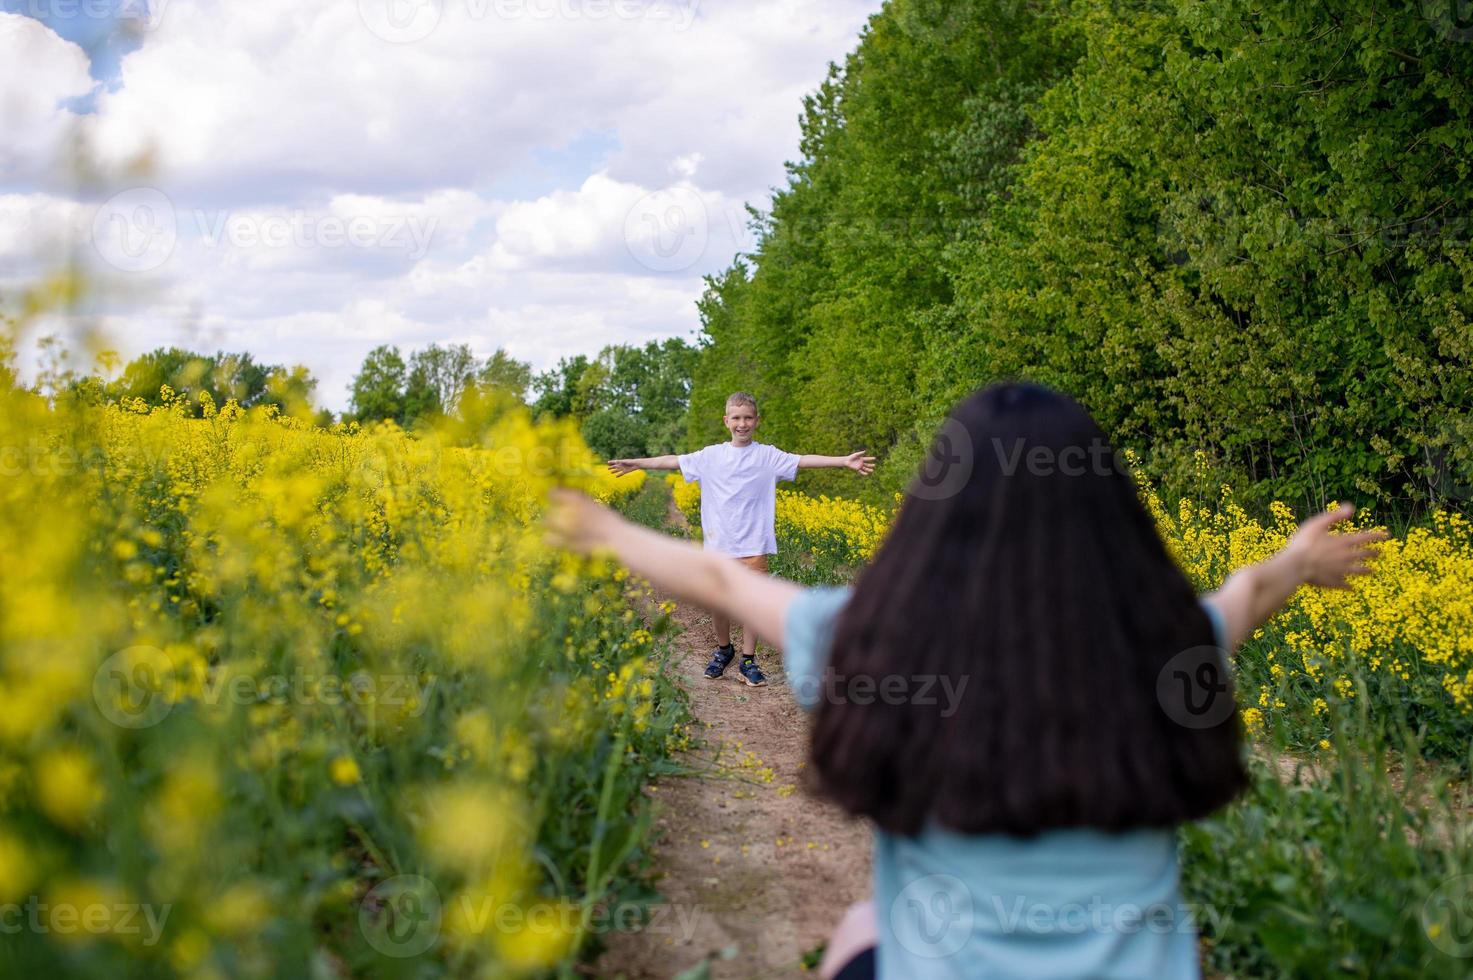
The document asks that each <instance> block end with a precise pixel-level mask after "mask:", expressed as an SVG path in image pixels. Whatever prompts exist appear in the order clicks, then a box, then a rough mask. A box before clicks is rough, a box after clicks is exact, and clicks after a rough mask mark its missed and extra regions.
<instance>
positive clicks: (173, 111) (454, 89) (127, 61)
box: [0, 0, 881, 409]
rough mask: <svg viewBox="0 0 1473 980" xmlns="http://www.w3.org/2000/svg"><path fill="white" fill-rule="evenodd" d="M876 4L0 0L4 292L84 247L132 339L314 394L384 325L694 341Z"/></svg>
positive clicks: (524, 347) (461, 332) (126, 339)
mask: <svg viewBox="0 0 1473 980" xmlns="http://www.w3.org/2000/svg"><path fill="white" fill-rule="evenodd" d="M880 5H881V4H880V0H249V2H242V0H0V134H3V135H0V294H3V293H5V292H13V290H7V287H13V286H15V285H16V284H18V283H24V282H29V281H34V278H35V276H37V275H38V274H41V273H42V272H44V270H46V269H47V268H51V267H55V266H56V265H57V264H59V263H61V262H63V261H65V259H66V257H67V256H68V255H76V256H80V257H81V258H83V259H84V260H85V261H87V263H88V264H89V267H90V268H91V269H92V270H93V272H94V273H95V275H96V276H97V279H98V281H99V282H100V283H102V284H103V285H104V287H105V288H103V289H102V290H101V291H100V292H99V293H98V295H97V298H96V299H94V300H93V306H92V307H91V308H89V309H88V310H87V311H86V312H87V313H88V314H89V315H90V319H91V320H92V321H93V322H99V323H101V324H102V325H103V327H104V329H105V333H106V336H107V338H108V341H109V343H110V345H111V346H112V347H114V348H115V349H117V350H118V351H120V352H121V353H122V354H123V355H124V356H129V355H132V354H136V353H138V352H140V351H143V350H147V349H150V348H152V347H156V346H159V345H164V344H178V345H181V346H187V347H192V348H194V349H197V350H203V351H212V350H215V349H226V350H249V351H250V352H252V353H253V354H255V355H257V357H258V358H259V359H262V360H265V361H268V362H281V363H303V364H306V365H308V366H309V367H310V368H311V369H312V371H313V372H314V374H316V376H317V377H318V378H319V380H320V382H321V385H320V389H319V396H320V399H321V401H322V402H323V403H324V404H326V405H327V406H328V407H330V408H333V409H342V408H344V407H345V406H346V403H347V386H348V382H349V381H350V379H351V378H352V376H353V374H354V373H355V371H356V369H357V367H358V365H359V364H360V363H361V361H362V359H363V356H364V354H365V353H367V352H368V350H370V349H371V348H372V347H374V346H375V345H377V344H381V343H395V344H398V345H399V346H400V347H401V348H402V349H404V350H406V351H408V350H411V349H415V348H419V347H423V346H425V345H427V344H429V343H431V342H438V343H441V344H445V343H467V344H469V345H470V346H471V347H472V349H473V350H475V351H476V352H477V353H478V354H480V355H483V356H484V355H488V354H490V353H491V352H492V351H494V350H496V348H498V347H504V348H506V349H507V350H508V351H510V352H511V353H512V354H513V355H515V356H517V357H519V358H521V359H523V360H527V361H531V362H532V364H533V365H534V366H535V367H537V368H538V369H543V368H547V367H551V366H552V365H554V364H555V363H556V362H557V359H558V358H559V357H562V356H566V355H570V354H575V353H580V352H583V353H590V354H592V353H595V352H596V351H597V350H598V349H599V348H600V347H602V346H603V345H604V344H607V343H620V342H643V341H646V340H650V339H654V338H662V337H670V336H686V337H692V336H693V335H694V331H695V329H696V327H697V324H698V320H697V316H696V311H695V305H694V304H695V300H696V298H697V297H698V296H699V295H700V291H701V277H702V276H703V275H705V274H708V273H711V272H714V271H717V270H719V269H721V268H723V267H725V266H726V265H728V264H729V263H730V261H731V259H732V256H733V255H734V254H735V253H736V252H738V251H741V250H743V249H745V248H748V247H750V245H751V239H750V233H749V231H748V229H747V227H746V221H747V217H746V212H745V205H746V204H749V203H750V204H753V205H756V206H758V207H763V208H765V207H766V204H767V201H768V199H769V196H770V192H771V189H772V188H773V187H774V186H777V185H780V184H781V183H782V182H783V180H784V171H783V163H784V161H786V160H789V159H792V158H793V157H794V156H795V155H796V152H797V144H798V114H799V112H800V111H801V108H802V99H803V96H804V95H805V94H807V93H809V92H811V91H812V90H813V89H814V88H815V87H816V86H817V85H818V84H819V83H820V82H821V81H822V80H823V78H824V74H825V72H826V71H827V67H828V64H829V62H831V61H835V60H839V59H842V57H843V56H844V55H845V54H846V53H847V52H848V51H849V50H851V49H852V48H853V47H854V46H855V44H856V43H857V40H858V36H859V32H860V31H861V29H862V28H863V26H864V23H865V21H866V19H867V18H868V17H869V16H870V15H871V14H873V13H875V12H876V11H878V10H879V8H880ZM79 146H80V147H84V148H85V151H84V152H83V153H82V154H81V156H83V157H85V158H88V159H90V160H91V164H90V165H89V166H86V167H79V166H77V165H76V162H75V161H76V160H77V159H78V157H79V153H78V152H77V149H76V148H77V147H79ZM64 327H65V324H63V323H61V322H56V323H51V324H43V325H41V326H40V327H39V328H38V330H37V332H38V333H40V332H46V331H49V330H61V329H63V328H64Z"/></svg>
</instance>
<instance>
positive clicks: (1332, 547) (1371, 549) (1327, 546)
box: [1284, 504, 1389, 589]
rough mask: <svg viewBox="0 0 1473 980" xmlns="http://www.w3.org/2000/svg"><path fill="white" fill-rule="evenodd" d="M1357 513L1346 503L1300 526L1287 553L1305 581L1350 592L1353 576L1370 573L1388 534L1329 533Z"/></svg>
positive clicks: (1375, 532) (1286, 548)
mask: <svg viewBox="0 0 1473 980" xmlns="http://www.w3.org/2000/svg"><path fill="white" fill-rule="evenodd" d="M1354 513H1355V507H1354V505H1352V504H1344V505H1342V506H1341V507H1340V508H1339V509H1338V510H1328V511H1325V512H1324V513H1323V514H1316V515H1315V516H1314V517H1311V518H1310V519H1309V520H1307V521H1305V522H1304V523H1303V524H1301V525H1299V530H1297V531H1295V532H1294V536H1293V537H1292V538H1290V539H1289V543H1288V545H1287V546H1285V548H1284V550H1285V551H1286V552H1288V553H1289V554H1291V555H1293V557H1294V560H1295V563H1296V565H1297V568H1298V571H1299V576H1300V578H1301V579H1302V580H1303V581H1304V582H1306V583H1307V584H1309V585H1318V586H1320V587H1322V588H1326V589H1348V588H1350V581H1349V579H1350V576H1352V575H1369V574H1370V572H1371V568H1370V566H1369V565H1367V564H1366V562H1368V561H1370V560H1371V559H1372V558H1374V557H1376V552H1377V549H1376V547H1375V545H1376V544H1377V543H1378V542H1381V541H1385V540H1386V539H1387V537H1389V535H1388V534H1387V533H1386V532H1385V531H1356V532H1355V533H1353V534H1331V533H1330V529H1331V528H1332V527H1334V526H1335V525H1336V524H1339V523H1341V522H1343V521H1346V520H1349V519H1350V516H1351V515H1352V514H1354Z"/></svg>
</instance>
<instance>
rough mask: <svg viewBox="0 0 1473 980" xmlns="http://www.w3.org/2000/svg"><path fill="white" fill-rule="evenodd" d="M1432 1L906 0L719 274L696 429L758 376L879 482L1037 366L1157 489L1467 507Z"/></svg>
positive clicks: (1457, 262) (1457, 159) (1471, 156)
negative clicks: (980, 390)
mask: <svg viewBox="0 0 1473 980" xmlns="http://www.w3.org/2000/svg"><path fill="white" fill-rule="evenodd" d="M1448 7H1449V5H1447V4H1418V3H1402V4H1389V5H1388V4H1383V3H1378V2H1375V0H1344V2H1341V3H1336V4H1330V5H1324V4H1304V3H1298V2H1294V0H1254V2H1252V3H1249V2H1246V0H1223V2H1221V3H1213V4H1198V3H1177V2H1152V0H1140V2H1121V0H992V2H987V3H974V4H960V3H953V2H948V0H891V2H889V3H887V4H886V6H885V7H884V9H883V10H882V11H881V12H880V13H879V14H877V15H875V16H874V17H873V18H872V19H871V21H870V22H869V25H868V27H867V28H866V30H865V31H864V33H863V35H862V37H861V40H860V42H859V44H858V46H857V48H856V49H855V50H854V51H853V53H851V54H850V55H849V56H848V57H847V58H846V59H845V60H844V62H843V64H841V65H836V66H833V67H832V69H831V71H830V74H829V77H828V79H827V80H826V81H825V83H824V84H823V85H822V86H821V87H820V88H819V89H818V91H817V92H815V93H814V94H813V95H811V96H810V97H809V98H808V99H807V100H806V101H805V104H804V106H803V113H802V128H801V133H802V136H801V142H800V144H799V147H798V155H797V159H796V161H795V162H794V163H791V164H790V165H789V178H788V182H787V185H786V186H785V187H783V188H782V189H781V190H780V191H779V192H778V193H777V194H776V195H775V197H774V200H773V203H772V207H771V210H770V211H768V212H766V213H763V214H759V215H757V216H756V217H755V219H754V223H755V231H756V233H757V234H756V237H757V244H756V246H755V248H754V249H753V251H752V252H751V254H748V255H744V256H741V257H739V258H738V260H737V261H736V262H734V263H733V265H732V266H731V267H730V268H729V269H727V270H726V271H725V272H724V273H722V274H720V275H717V276H714V277H711V278H710V279H709V280H708V282H707V290H706V293H705V296H704V298H703V300H702V302H701V304H700V311H701V318H702V334H703V335H702V338H701V340H702V344H703V353H702V355H701V357H700V359H699V361H698V363H697V366H696V371H695V380H694V387H693V391H692V396H691V407H690V422H691V424H690V436H689V439H688V442H687V445H689V446H694V445H696V444H697V443H700V442H703V441H709V439H710V438H711V437H712V436H713V434H714V430H713V429H712V424H711V423H712V420H713V419H716V418H719V416H720V414H721V413H720V403H721V402H722V400H723V399H724V398H725V396H726V393H727V392H729V391H730V390H732V389H734V388H743V389H747V390H751V391H753V392H754V393H756V394H758V395H759V397H761V398H762V400H763V414H764V416H765V419H766V423H765V425H766V429H765V436H766V438H767V439H768V440H769V441H773V442H776V443H779V444H791V445H803V446H814V447H827V449H830V450H833V451H838V450H839V449H843V448H868V449H870V450H871V451H875V452H877V453H879V454H880V455H881V457H882V458H883V459H885V461H886V463H885V465H884V466H883V467H882V468H881V470H880V471H879V473H878V474H877V475H878V479H877V480H876V481H874V483H873V484H872V486H871V487H870V490H871V492H873V493H875V494H876V495H885V494H888V493H890V492H893V491H894V490H896V489H898V488H899V487H900V486H902V485H903V484H904V483H905V481H906V480H907V479H908V478H909V476H910V474H911V473H912V472H914V469H915V466H916V464H917V462H918V460H919V458H920V456H921V454H922V453H923V452H924V449H925V446H926V444H927V442H928V440H929V436H930V433H931V432H933V431H934V429H935V427H936V425H937V424H938V422H939V420H940V418H941V417H942V416H943V415H944V413H945V412H946V410H947V409H948V408H949V407H950V405H952V404H953V403H954V402H955V401H956V400H957V399H959V398H960V397H962V396H964V395H965V394H966V393H967V392H969V391H971V390H972V389H974V388H976V387H978V386H980V385H983V384H986V383H988V382H990V381H994V380H999V379H1006V378H1018V377H1023V378H1029V379H1034V380H1037V381H1040V382H1043V383H1047V384H1050V385H1053V386H1056V387H1058V388H1060V389H1062V390H1064V391H1067V392H1070V393H1071V394H1073V395H1075V396H1076V397H1078V398H1079V399H1080V400H1081V401H1082V402H1083V403H1084V404H1085V405H1086V406H1087V407H1088V408H1089V410H1090V411H1091V412H1092V413H1093V414H1094V415H1095V416H1096V418H1098V419H1099V420H1100V422H1101V423H1102V424H1103V425H1104V426H1105V428H1106V430H1107V431H1108V432H1109V433H1110V434H1111V436H1112V437H1113V438H1114V439H1115V440H1117V441H1118V442H1120V443H1123V444H1124V445H1127V446H1130V447H1133V448H1135V449H1136V450H1137V451H1138V452H1139V453H1140V455H1141V456H1142V458H1143V460H1144V461H1145V466H1146V467H1147V469H1148V470H1149V471H1150V472H1151V474H1152V475H1153V476H1155V477H1156V478H1157V479H1158V480H1161V481H1163V483H1164V484H1165V485H1166V486H1167V487H1168V488H1171V489H1177V490H1188V489H1190V490H1194V491H1196V492H1202V489H1203V488H1208V492H1211V491H1212V490H1213V489H1215V487H1216V485H1217V484H1218V483H1229V484H1233V485H1235V486H1236V487H1237V488H1238V490H1239V491H1240V493H1241V494H1242V496H1243V497H1244V498H1246V499H1248V500H1251V501H1255V502H1259V503H1262V502H1263V501H1266V500H1267V499H1269V498H1271V497H1278V498H1282V499H1285V500H1289V501H1294V502H1296V503H1300V504H1302V505H1305V506H1309V505H1316V506H1317V505H1319V504H1321V503H1323V502H1324V501H1325V500H1328V499H1333V498H1354V499H1360V500H1366V499H1367V498H1370V499H1372V500H1375V501H1377V502H1379V503H1382V504H1386V505H1390V506H1393V507H1396V508H1403V509H1406V510H1408V511H1420V510H1422V509H1425V508H1426V507H1429V506H1432V505H1446V504H1449V503H1451V504H1458V503H1463V504H1466V501H1467V499H1468V493H1467V490H1468V487H1469V485H1470V484H1473V480H1469V479H1468V478H1467V474H1468V473H1469V472H1470V467H1473V420H1470V413H1469V409H1470V408H1473V370H1470V368H1473V327H1470V322H1473V250H1470V234H1473V183H1470V181H1469V179H1468V177H1469V168H1470V163H1469V161H1473V35H1470V34H1469V32H1468V31H1466V30H1459V25H1458V23H1457V22H1456V21H1455V20H1452V19H1451V17H1450V14H1449V11H1448V10H1447V9H1444V8H1448ZM1464 26H1465V25H1464ZM812 451H820V450H818V449H814V450H812ZM816 479H817V480H818V481H820V483H821V481H822V475H821V474H820V475H819V476H818V477H817V478H816ZM832 489H834V490H836V491H842V490H843V487H842V486H835V487H833V488H832Z"/></svg>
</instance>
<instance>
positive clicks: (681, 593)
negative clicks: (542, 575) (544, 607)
mask: <svg viewBox="0 0 1473 980" xmlns="http://www.w3.org/2000/svg"><path fill="white" fill-rule="evenodd" d="M547 526H548V538H549V542H550V543H551V544H553V545H556V546H557V547H560V548H567V549H568V550H569V551H578V552H582V553H583V554H593V553H594V552H597V551H608V552H612V553H613V556H614V558H615V559H617V560H618V562H619V563H620V564H622V565H623V566H624V567H626V568H628V569H629V570H630V571H631V572H633V573H635V574H636V575H642V576H644V577H645V578H647V579H649V580H650V582H652V583H653V584H654V585H655V586H657V587H658V588H661V589H664V590H665V591H667V592H671V593H674V594H675V595H676V596H678V597H680V598H682V599H685V600H688V601H690V602H694V603H696V604H697V605H700V606H704V607H705V608H707V609H710V610H712V611H713V612H719V613H721V614H722V615H724V616H728V617H730V618H732V619H735V620H737V621H738V622H740V623H742V624H743V625H744V626H746V627H747V628H749V629H751V630H754V631H755V632H756V633H757V635H758V636H760V637H762V638H763V639H764V640H766V641H767V642H768V643H771V644H772V645H773V646H775V647H777V648H779V649H781V648H782V640H783V624H784V622H785V618H786V615H787V610H788V604H789V603H791V602H792V601H793V599H794V597H796V596H797V595H798V593H799V592H801V591H802V589H800V588H799V587H798V586H796V585H794V584H792V583H791V582H785V581H783V580H782V579H779V578H773V577H772V576H770V575H763V574H761V573H759V572H754V571H752V570H751V569H750V568H747V567H745V566H744V565H742V564H741V563H740V562H738V561H736V560H735V559H733V558H727V557H725V556H723V555H718V554H715V553H714V552H710V551H705V550H703V549H702V548H700V547H698V546H696V545H693V544H690V543H689V542H685V541H677V540H675V539H674V538H672V537H669V536H668V535H664V534H660V533H659V532H657V531H651V530H650V529H649V528H646V527H640V526H639V525H638V524H633V523H631V522H629V521H626V520H625V519H624V518H622V517H620V516H619V515H618V514H617V513H615V512H614V511H612V510H610V509H609V508H607V507H605V506H603V505H602V504H600V503H598V502H597V501H595V500H592V499H591V498H589V497H587V496H585V495H583V494H581V493H578V492H577V491H575V490H565V489H556V490H553V491H552V510H551V512H550V513H549V514H548V517H547Z"/></svg>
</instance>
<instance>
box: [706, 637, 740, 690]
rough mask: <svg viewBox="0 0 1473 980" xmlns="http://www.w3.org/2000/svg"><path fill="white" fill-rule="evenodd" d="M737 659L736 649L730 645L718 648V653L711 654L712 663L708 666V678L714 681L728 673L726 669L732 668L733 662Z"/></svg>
mask: <svg viewBox="0 0 1473 980" xmlns="http://www.w3.org/2000/svg"><path fill="white" fill-rule="evenodd" d="M735 657H736V647H734V646H732V645H731V644H730V643H728V644H727V645H726V646H724V647H717V648H716V651H715V652H714V653H712V654H711V662H710V663H709V664H707V665H706V676H707V677H709V678H711V680H713V681H714V680H717V679H718V678H720V677H721V675H722V674H724V673H726V668H728V667H730V666H731V662H732V660H733V659H734V658H735Z"/></svg>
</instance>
